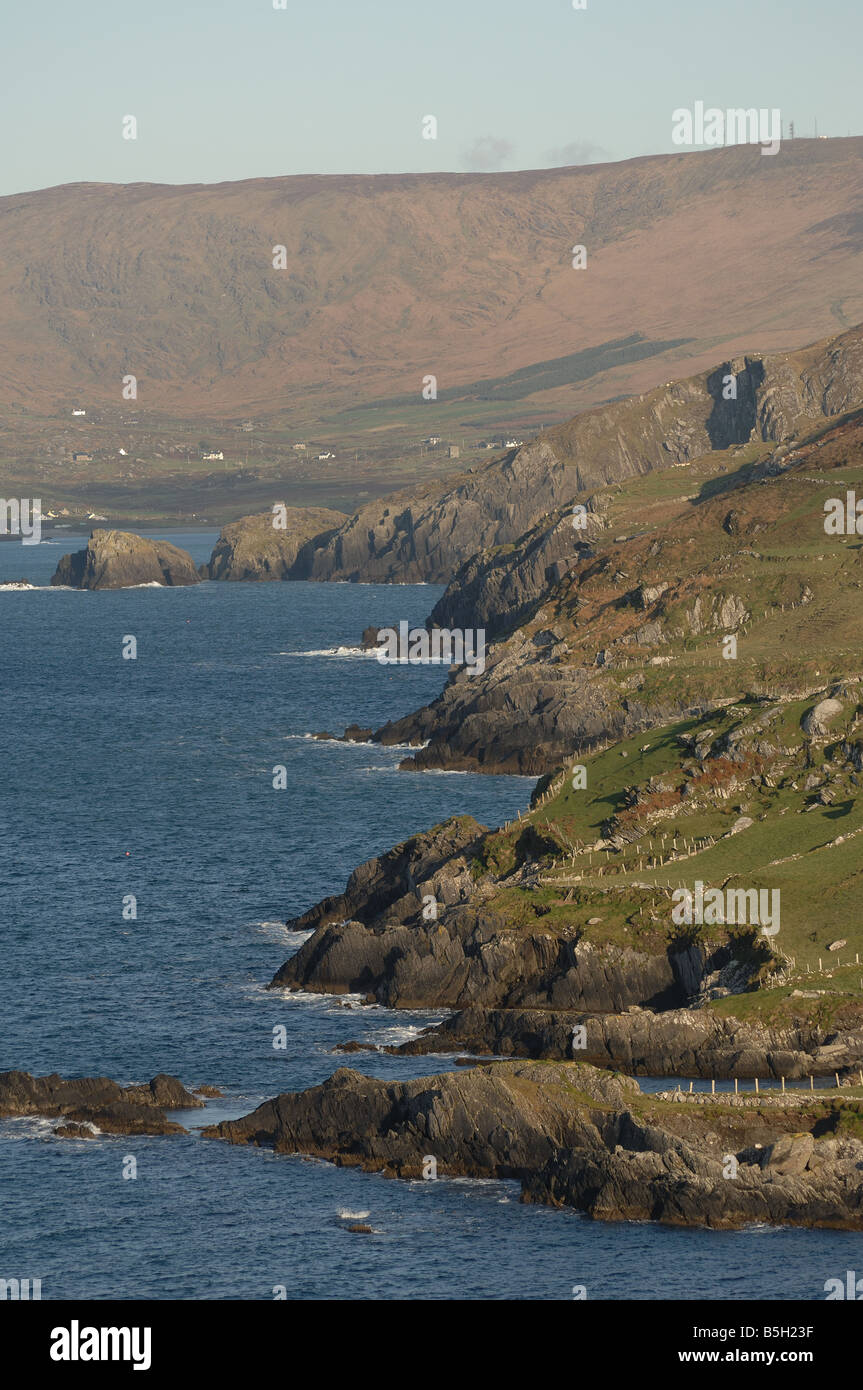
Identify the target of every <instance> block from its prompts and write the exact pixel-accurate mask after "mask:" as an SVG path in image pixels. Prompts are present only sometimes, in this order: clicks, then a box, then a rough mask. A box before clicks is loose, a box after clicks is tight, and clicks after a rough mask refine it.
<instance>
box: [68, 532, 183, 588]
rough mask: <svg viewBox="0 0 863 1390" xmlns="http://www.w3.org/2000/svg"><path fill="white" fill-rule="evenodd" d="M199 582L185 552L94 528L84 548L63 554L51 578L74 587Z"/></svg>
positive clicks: (132, 536)
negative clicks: (69, 553)
mask: <svg viewBox="0 0 863 1390" xmlns="http://www.w3.org/2000/svg"><path fill="white" fill-rule="evenodd" d="M198 582H199V577H198V572H197V570H196V569H195V565H194V561H193V560H192V557H191V555H189V554H188V552H187V551H185V550H180V548H179V546H176V545H171V544H170V543H169V542H168V541H160V540H150V538H149V537H148V536H136V535H134V533H133V532H131V531H93V532H92V533H91V535H90V539H89V540H88V542H87V546H86V549H84V550H76V551H74V552H73V553H72V554H71V555H64V556H63V557H62V559H61V560H60V562H59V564H58V565H57V569H56V571H55V572H54V575H53V578H52V579H51V583H52V584H53V585H55V586H61V585H65V586H68V587H70V588H73V589H128V588H132V587H134V586H135V585H137V584H162V585H165V586H166V587H175V586H178V585H182V586H185V585H189V584H197V583H198Z"/></svg>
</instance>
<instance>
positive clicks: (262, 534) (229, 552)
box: [200, 507, 346, 580]
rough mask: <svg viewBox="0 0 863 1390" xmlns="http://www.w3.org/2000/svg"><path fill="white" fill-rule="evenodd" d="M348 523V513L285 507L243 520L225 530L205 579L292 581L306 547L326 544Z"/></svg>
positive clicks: (203, 575) (203, 574)
mask: <svg viewBox="0 0 863 1390" xmlns="http://www.w3.org/2000/svg"><path fill="white" fill-rule="evenodd" d="M345 519H346V518H345V515H344V512H335V511H330V510H329V509H328V508H326V507H285V508H283V509H282V511H281V512H280V513H278V514H274V513H273V512H262V513H260V514H259V515H257V516H245V517H242V518H241V520H239V521H234V522H232V523H231V524H230V525H229V526H225V527H223V528H222V531H221V533H220V535H219V539H218V540H217V542H216V545H215V548H214V550H213V553H212V555H211V556H210V559H209V561H208V562H207V564H205V565H201V567H200V575H201V578H202V579H228V580H268V579H269V580H280V579H288V578H290V577H291V572H292V570H293V567H294V564H295V563H296V559H297V556H298V554H299V552H300V550H301V549H302V547H303V546H304V545H306V544H307V543H309V542H314V543H316V544H323V543H324V542H325V541H326V540H327V539H328V537H329V536H331V535H332V533H333V532H334V531H337V530H338V529H339V527H340V526H343V525H344V523H345ZM276 523H278V524H276Z"/></svg>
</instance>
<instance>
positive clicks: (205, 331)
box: [0, 139, 863, 417]
mask: <svg viewBox="0 0 863 1390" xmlns="http://www.w3.org/2000/svg"><path fill="white" fill-rule="evenodd" d="M861 156H863V139H847V140H830V141H813V140H798V141H795V142H786V143H785V144H784V145H783V147H782V150H781V151H780V153H779V154H778V155H777V156H776V157H775V158H764V157H762V155H761V153H760V150H759V149H758V148H757V147H746V146H742V147H737V148H732V149H727V150H718V151H708V152H704V153H687V154H680V155H664V156H657V157H651V158H646V159H636V160H630V161H626V162H624V163H619V164H606V165H596V166H590V167H585V168H567V169H552V170H541V171H532V172H520V173H502V174H423V175H420V174H406V175H398V176H378V177H354V176H351V177H311V176H309V177H292V178H276V179H257V180H250V181H247V182H242V183H228V184H216V185H192V186H185V187H170V186H164V185H149V184H133V185H127V186H113V185H106V184H74V185H68V186H64V187H59V188H53V189H47V190H44V191H41V192H36V193H25V194H19V195H15V196H13V197H7V198H3V199H0V361H2V362H3V367H2V370H0V406H2V405H4V404H9V403H12V402H16V403H20V404H23V405H25V406H27V407H28V408H30V409H35V410H39V411H44V412H52V411H54V410H55V409H56V410H60V409H63V410H65V409H66V408H67V407H68V402H69V397H70V395H74V396H77V395H79V394H81V393H82V392H86V393H87V395H88V399H90V400H91V401H93V402H101V403H103V404H108V403H115V404H117V405H118V406H119V405H120V404H121V401H120V379H121V377H122V376H123V374H124V373H126V372H132V373H134V374H135V375H136V376H137V377H138V379H139V391H140V395H139V408H140V409H141V410H145V411H149V410H152V411H162V412H169V413H171V414H172V415H174V416H177V415H196V414H201V415H208V416H213V415H214V414H218V415H220V416H222V417H226V416H231V415H232V414H233V415H234V416H237V415H241V414H243V413H245V412H247V411H248V412H255V413H256V414H257V415H259V416H260V415H266V414H268V413H270V414H278V413H281V412H284V411H286V410H289V409H290V408H291V407H292V406H293V405H296V404H298V403H300V402H302V403H303V404H304V405H308V404H309V403H310V402H311V403H313V404H314V407H315V409H317V410H319V411H321V412H322V413H323V412H326V411H336V410H339V409H355V408H356V406H357V405H358V404H363V403H365V402H369V401H372V400H389V399H391V398H393V397H398V396H400V395H407V396H409V397H410V398H412V399H416V398H417V397H419V392H420V386H421V378H422V376H423V375H424V374H425V373H429V372H431V373H434V374H435V375H436V376H437V377H438V381H439V386H440V390H441V392H442V393H446V392H449V391H452V390H453V389H454V388H458V391H457V394H463V395H470V394H471V391H470V388H471V387H472V386H476V385H477V384H478V383H488V382H489V381H496V382H498V384H497V385H495V386H488V385H486V386H484V387H482V388H481V390H480V394H488V392H489V391H490V392H491V393H492V395H493V396H500V397H501V399H502V400H513V399H521V400H524V399H532V400H535V401H536V402H537V403H539V404H541V405H542V407H543V408H546V407H547V408H548V409H549V414H550V416H552V415H553V414H554V412H555V411H556V410H557V411H560V412H561V413H563V412H565V413H572V411H573V410H574V409H577V408H583V407H584V406H587V405H590V404H594V403H595V402H597V401H599V400H603V399H607V398H609V397H611V396H615V395H618V394H622V393H626V392H632V391H640V390H644V389H647V388H649V387H651V386H653V385H655V384H657V383H658V382H660V381H665V380H670V379H671V378H672V377H674V376H681V375H685V374H689V373H692V372H694V371H698V370H700V369H701V368H703V367H706V366H708V365H710V364H712V363H714V362H715V361H716V360H717V359H719V358H721V357H722V356H723V354H728V353H731V352H735V351H738V350H740V349H741V348H743V347H745V348H747V349H752V348H753V347H756V348H758V349H759V350H761V351H770V350H773V349H790V348H793V347H795V346H798V345H801V344H803V343H804V342H811V341H812V340H813V339H814V338H816V337H820V336H826V335H828V334H830V333H836V332H839V331H842V329H843V328H846V327H848V326H849V325H850V324H852V323H854V322H859V321H860V320H861V319H863V276H861V273H860V272H861V260H863V258H861V250H863V219H861V211H860V209H861V205H863V158H861ZM580 242H583V243H584V244H585V245H586V246H587V248H588V257H589V260H588V269H587V270H586V271H575V270H573V269H572V267H571V248H572V246H573V245H574V244H576V243H580ZM276 244H284V245H285V246H286V247H287V252H288V269H287V270H285V271H276V270H274V269H273V268H272V248H273V246H275V245H276ZM634 334H640V335H641V339H642V341H641V342H639V343H636V344H635V345H632V344H630V345H629V346H624V347H622V348H617V349H613V350H612V351H611V352H610V353H609V352H606V353H605V355H604V356H597V357H595V358H592V359H591V358H584V357H582V358H580V359H578V360H577V361H576V362H575V363H569V364H567V363H564V364H562V365H561V364H558V365H556V366H550V367H549V368H548V369H547V370H546V371H545V372H542V373H536V372H535V373H528V374H527V376H526V378H525V379H524V380H522V381H516V382H514V383H507V382H503V383H500V380H499V379H500V378H505V377H507V376H508V375H509V374H510V373H513V372H517V371H520V370H521V369H523V368H527V367H530V366H532V364H537V363H553V362H554V361H555V359H560V358H566V357H569V356H571V355H572V354H577V353H582V354H584V353H585V352H586V351H587V350H590V349H597V348H599V347H601V346H602V345H603V344H608V343H610V342H613V341H616V340H620V339H629V338H630V337H631V336H632V335H634ZM677 340H684V341H683V342H682V343H681V344H680V345H679V346H677V347H674V348H671V349H669V348H667V347H663V345H665V344H668V343H674V342H675V341H677ZM651 344H654V345H657V346H651ZM641 354H646V355H641ZM639 355H641V356H640V360H635V361H632V360H627V359H629V358H632V357H633V356H635V357H636V358H638V357H639Z"/></svg>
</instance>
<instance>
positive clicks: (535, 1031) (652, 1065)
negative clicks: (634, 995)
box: [387, 1006, 863, 1080]
mask: <svg viewBox="0 0 863 1390" xmlns="http://www.w3.org/2000/svg"><path fill="white" fill-rule="evenodd" d="M582 1029H583V1032H582V1031H581V1030H582ZM582 1041H583V1042H584V1044H585V1045H584V1047H582V1046H581V1042H582ZM387 1050H388V1051H390V1052H395V1053H399V1054H401V1055H411V1056H417V1055H422V1054H426V1053H435V1052H472V1053H477V1054H480V1055H482V1054H492V1055H496V1056H502V1057H531V1058H545V1059H551V1060H564V1059H568V1058H572V1059H574V1060H576V1061H583V1062H589V1063H593V1064H594V1065H596V1066H612V1067H617V1068H620V1070H621V1071H624V1072H627V1073H629V1074H631V1075H634V1076H681V1077H706V1078H713V1077H715V1078H716V1080H723V1079H728V1078H733V1077H740V1078H747V1077H748V1078H753V1077H756V1076H757V1077H760V1078H761V1079H763V1080H766V1079H768V1078H770V1077H775V1078H776V1079H779V1078H780V1077H783V1076H784V1077H786V1078H787V1079H788V1080H795V1079H798V1078H800V1077H805V1076H810V1075H811V1076H832V1075H833V1073H834V1072H837V1071H839V1072H843V1071H845V1070H846V1069H849V1070H850V1069H854V1068H856V1067H857V1066H858V1065H859V1062H860V1059H861V1057H863V1033H860V1032H847V1033H842V1034H838V1033H829V1032H827V1031H826V1030H824V1029H818V1028H788V1029H771V1028H764V1027H761V1026H759V1025H757V1024H746V1023H741V1022H739V1021H738V1020H737V1019H734V1018H722V1017H717V1016H716V1015H715V1014H713V1013H711V1012H710V1011H709V1010H706V1009H704V1010H702V1009H699V1010H692V1009H674V1010H669V1011H668V1012H666V1013H661V1014H657V1013H653V1012H650V1011H648V1010H644V1011H641V1012H630V1013H626V1014H588V1013H584V1012H578V1011H576V1010H566V1011H556V1012H550V1011H548V1010H540V1009H484V1008H480V1007H477V1006H472V1007H470V1008H467V1009H462V1010H460V1011H459V1012H458V1013H456V1014H454V1015H452V1017H450V1018H448V1019H445V1020H444V1022H443V1023H441V1024H439V1025H438V1026H437V1027H435V1028H431V1029H428V1030H426V1031H425V1032H424V1033H422V1034H421V1035H420V1036H419V1037H417V1038H411V1039H410V1041H408V1042H406V1043H402V1044H401V1046H399V1047H392V1048H388V1049H387Z"/></svg>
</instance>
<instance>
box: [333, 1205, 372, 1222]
mask: <svg viewBox="0 0 863 1390" xmlns="http://www.w3.org/2000/svg"><path fill="white" fill-rule="evenodd" d="M367 1216H371V1212H370V1211H348V1209H347V1207H339V1218H340V1220H342V1221H365V1219H366V1217H367Z"/></svg>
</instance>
